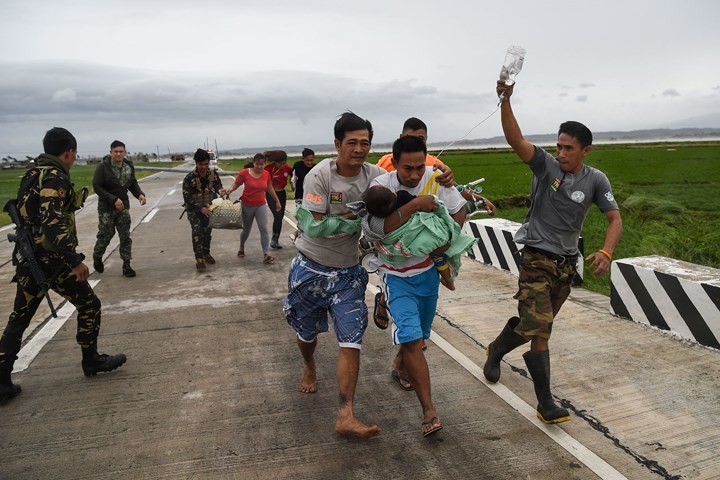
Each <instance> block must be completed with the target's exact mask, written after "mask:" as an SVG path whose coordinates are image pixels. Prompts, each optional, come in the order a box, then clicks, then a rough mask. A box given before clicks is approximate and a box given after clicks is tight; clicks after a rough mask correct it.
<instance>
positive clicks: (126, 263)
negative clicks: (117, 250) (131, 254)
mask: <svg viewBox="0 0 720 480" xmlns="http://www.w3.org/2000/svg"><path fill="white" fill-rule="evenodd" d="M123 275H124V276H126V277H129V278H132V277H134V276H135V270H133V269H132V267H131V266H130V260H123Z"/></svg>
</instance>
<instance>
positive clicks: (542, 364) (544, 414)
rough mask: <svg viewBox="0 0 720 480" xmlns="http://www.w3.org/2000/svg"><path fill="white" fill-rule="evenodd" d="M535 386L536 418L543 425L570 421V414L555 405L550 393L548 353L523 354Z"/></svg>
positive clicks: (531, 352) (530, 352)
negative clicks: (543, 423) (536, 400)
mask: <svg viewBox="0 0 720 480" xmlns="http://www.w3.org/2000/svg"><path fill="white" fill-rule="evenodd" d="M523 358H524V359H525V365H527V367H528V370H529V371H530V376H531V377H532V381H533V384H534V385H535V396H536V397H537V399H538V406H537V416H538V418H539V419H540V420H542V421H543V422H545V423H561V422H567V421H568V420H570V413H569V412H568V411H567V410H565V409H564V408H562V407H559V406H557V405H555V401H554V400H553V396H552V393H550V352H549V351H547V350H545V351H544V352H533V351H529V352H525V353H524V354H523Z"/></svg>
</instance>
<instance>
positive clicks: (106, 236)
mask: <svg viewBox="0 0 720 480" xmlns="http://www.w3.org/2000/svg"><path fill="white" fill-rule="evenodd" d="M115 230H117V233H118V237H120V258H122V259H123V260H126V261H128V262H129V261H130V260H131V259H132V238H130V210H128V209H127V208H124V209H122V210H120V211H117V210H113V211H112V212H98V233H97V240H96V242H95V249H94V250H93V256H95V257H102V256H103V255H104V254H105V250H107V247H108V245H110V241H111V240H112V238H113V237H114V236H115Z"/></svg>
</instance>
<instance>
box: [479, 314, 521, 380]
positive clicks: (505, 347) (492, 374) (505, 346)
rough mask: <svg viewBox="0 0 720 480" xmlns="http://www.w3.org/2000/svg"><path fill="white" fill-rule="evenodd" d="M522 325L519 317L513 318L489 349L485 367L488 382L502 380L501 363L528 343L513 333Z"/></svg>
mask: <svg viewBox="0 0 720 480" xmlns="http://www.w3.org/2000/svg"><path fill="white" fill-rule="evenodd" d="M518 323H520V319H519V318H518V317H512V318H511V319H510V320H508V321H507V323H506V324H505V327H504V328H503V329H502V331H501V332H500V334H499V335H498V336H497V338H496V339H495V341H493V342H492V343H490V345H488V347H487V357H488V358H487V360H486V361H485V365H483V374H485V378H486V379H487V381H488V382H492V383H495V382H497V381H498V380H500V362H501V361H502V359H503V357H504V356H505V355H506V354H507V353H509V352H510V351H512V350H515V349H516V348H517V347H519V346H520V345H522V344H524V343H527V340H525V339H524V338H523V337H521V336H520V335H518V334H517V333H515V332H514V331H513V329H514V328H515V327H517V325H518Z"/></svg>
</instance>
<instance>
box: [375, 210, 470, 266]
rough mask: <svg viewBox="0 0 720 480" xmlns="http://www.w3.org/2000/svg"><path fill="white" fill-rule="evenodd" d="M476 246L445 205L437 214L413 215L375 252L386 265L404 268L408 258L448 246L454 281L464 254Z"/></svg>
mask: <svg viewBox="0 0 720 480" xmlns="http://www.w3.org/2000/svg"><path fill="white" fill-rule="evenodd" d="M475 242H476V239H475V238H474V237H471V236H469V235H465V234H464V233H462V231H461V229H460V225H458V224H457V222H455V220H453V218H452V217H451V216H450V214H448V211H447V208H446V207H445V205H444V204H440V205H439V207H438V210H437V211H436V212H416V213H414V214H413V215H412V216H411V217H410V218H409V219H408V221H407V222H406V223H405V224H404V225H402V226H401V227H400V228H398V229H397V230H394V231H392V232H390V233H388V234H387V235H385V237H383V239H382V240H380V241H378V242H376V248H377V250H378V253H377V254H378V257H380V259H381V260H382V261H383V263H386V264H388V265H401V264H403V263H404V262H405V261H407V259H408V256H413V257H425V256H427V255H429V254H430V252H432V251H434V250H436V249H438V248H440V247H444V246H445V245H448V244H449V245H450V247H449V248H448V249H447V250H446V251H445V252H443V253H444V254H445V255H447V257H448V263H450V266H451V267H452V272H453V274H452V278H453V279H454V278H455V277H456V276H457V274H458V272H459V271H460V264H461V258H462V254H463V253H465V252H466V251H468V250H470V249H471V248H472V246H473V245H474V244H475Z"/></svg>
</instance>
